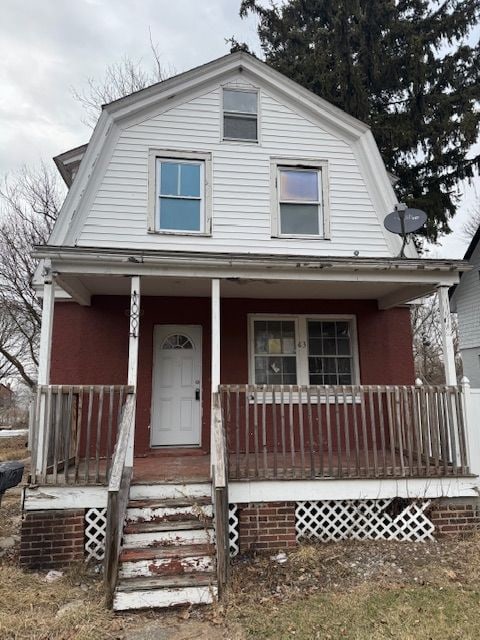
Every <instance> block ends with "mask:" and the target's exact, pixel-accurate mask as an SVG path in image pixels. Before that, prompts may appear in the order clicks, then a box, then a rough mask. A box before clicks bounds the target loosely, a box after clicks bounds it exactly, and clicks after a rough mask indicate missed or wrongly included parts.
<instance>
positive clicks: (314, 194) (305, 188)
mask: <svg viewBox="0 0 480 640" xmlns="http://www.w3.org/2000/svg"><path fill="white" fill-rule="evenodd" d="M280 200H281V201H282V202H283V201H284V200H305V201H306V202H318V173H317V171H289V170H288V169H282V170H281V171H280Z"/></svg>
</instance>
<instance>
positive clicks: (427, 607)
mask: <svg viewBox="0 0 480 640" xmlns="http://www.w3.org/2000/svg"><path fill="white" fill-rule="evenodd" d="M479 552H480V537H476V538H473V539H469V540H449V541H444V542H439V543H386V542H382V543H376V542H373V543H368V542H363V543H354V542H350V543H337V544H329V545H305V546H301V547H299V548H298V549H296V550H295V551H293V552H291V553H290V554H289V557H288V561H287V563H286V564H284V565H278V564H276V563H272V562H271V561H270V560H269V558H268V557H267V558H265V557H260V558H255V559H253V560H252V561H250V562H246V563H241V564H240V563H239V564H238V565H237V566H236V567H235V568H234V571H233V580H232V589H231V591H230V594H229V607H228V619H229V620H230V621H232V622H236V623H237V624H238V623H240V624H241V625H242V626H243V628H244V629H245V632H246V635H247V637H248V638H262V639H263V638H264V639H265V640H267V639H272V640H273V639H275V640H283V639H286V638H295V639H296V640H316V639H322V640H325V639H330V638H331V639H335V640H336V639H337V638H346V639H348V640H380V639H383V638H396V639H398V640H410V639H412V640H413V639H415V640H418V639H423V638H426V639H430V638H432V639H433V638H435V640H455V639H457V638H458V639H460V638H461V639H462V640H470V639H471V640H473V639H474V638H479V637H480V618H479V616H478V613H477V612H478V607H479V605H480V553H479Z"/></svg>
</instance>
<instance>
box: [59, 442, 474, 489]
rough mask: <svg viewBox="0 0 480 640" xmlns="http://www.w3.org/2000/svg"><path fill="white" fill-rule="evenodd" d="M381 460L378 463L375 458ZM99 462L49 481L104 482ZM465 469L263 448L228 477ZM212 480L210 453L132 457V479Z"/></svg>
mask: <svg viewBox="0 0 480 640" xmlns="http://www.w3.org/2000/svg"><path fill="white" fill-rule="evenodd" d="M375 457H376V460H377V463H376V465H375V464H374V460H375ZM96 471H97V469H96V464H95V461H93V463H92V461H90V465H89V469H88V473H87V469H86V463H85V461H84V460H81V461H80V465H79V468H78V482H75V479H74V478H75V468H74V465H69V468H68V471H67V480H65V472H64V470H63V469H59V470H58V474H57V478H56V479H55V478H54V475H53V474H52V473H49V474H48V476H47V484H49V485H51V484H53V485H55V484H58V485H64V484H70V485H72V484H80V485H90V484H92V485H93V484H103V483H102V481H101V480H99V479H98V480H97V479H96ZM105 471H106V462H105V460H99V465H98V473H99V476H100V478H104V477H105ZM469 475H470V474H469V473H468V471H466V470H462V469H460V468H457V469H454V468H453V466H452V465H451V464H448V465H445V464H444V463H443V461H441V460H439V461H436V460H429V461H428V464H425V460H422V461H421V462H420V464H419V461H418V460H417V459H416V457H415V456H412V458H411V459H410V460H409V458H408V455H406V456H405V455H404V456H403V459H402V460H401V459H400V456H399V455H398V454H397V455H396V456H395V459H392V456H391V454H389V453H388V454H386V455H385V457H383V452H382V451H377V452H376V456H375V455H374V451H372V450H370V451H369V452H368V461H367V460H366V458H365V456H364V455H362V456H361V457H360V458H359V460H358V464H357V461H356V459H355V456H351V459H350V461H349V462H348V461H347V460H346V459H345V456H344V455H341V456H340V458H339V456H338V454H337V453H335V452H334V453H333V454H332V456H331V458H330V459H329V456H328V454H327V452H325V453H324V455H323V458H322V459H320V455H319V452H318V451H317V452H315V455H314V460H313V471H312V468H311V459H310V453H309V452H305V455H304V459H303V463H302V456H301V454H300V453H299V452H298V451H297V452H295V454H294V459H293V463H292V454H291V453H290V452H287V454H286V457H285V459H284V457H283V454H277V456H276V462H275V456H274V454H273V453H267V454H266V456H264V455H263V452H261V453H259V454H258V457H257V461H255V455H254V454H253V453H250V454H249V455H248V456H247V455H246V454H244V453H242V454H239V455H238V456H235V455H233V454H230V455H229V478H230V480H250V479H251V480H255V479H262V478H264V479H266V480H273V479H278V480H282V479H284V480H288V479H299V478H305V479H309V478H314V479H319V480H321V479H323V478H333V479H348V478H351V479H355V478H405V477H407V478H415V477H416V478H419V477H420V478H425V477H432V478H434V477H437V478H438V477H452V476H453V477H459V476H469ZM209 480H210V455H209V454H196V455H192V454H191V453H181V452H180V453H173V452H172V453H165V454H161V453H152V454H151V455H148V456H145V457H137V458H135V460H134V468H133V479H132V484H161V483H189V482H209Z"/></svg>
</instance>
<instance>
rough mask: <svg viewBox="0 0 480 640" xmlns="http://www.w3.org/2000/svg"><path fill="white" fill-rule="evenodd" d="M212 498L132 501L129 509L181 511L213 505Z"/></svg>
mask: <svg viewBox="0 0 480 640" xmlns="http://www.w3.org/2000/svg"><path fill="white" fill-rule="evenodd" d="M211 504H212V498H211V497H209V496H206V497H203V498H202V497H198V498H167V499H164V500H155V499H144V500H130V501H129V503H128V508H129V509H180V508H183V507H193V506H195V505H198V506H199V507H201V506H204V505H211Z"/></svg>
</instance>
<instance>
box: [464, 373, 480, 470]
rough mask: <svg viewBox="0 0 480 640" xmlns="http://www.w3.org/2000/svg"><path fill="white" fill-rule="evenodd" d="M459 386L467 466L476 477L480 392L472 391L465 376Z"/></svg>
mask: <svg viewBox="0 0 480 640" xmlns="http://www.w3.org/2000/svg"><path fill="white" fill-rule="evenodd" d="M460 384H461V386H462V398H463V416H464V420H465V436H466V441H467V442H466V446H467V457H468V466H469V471H470V473H474V474H475V475H478V474H480V429H479V428H478V418H477V416H478V411H479V409H480V390H478V389H474V390H473V391H472V389H471V388H470V381H469V379H468V378H467V377H466V376H464V377H463V378H462V380H461V382H460ZM479 482H480V480H479Z"/></svg>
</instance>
